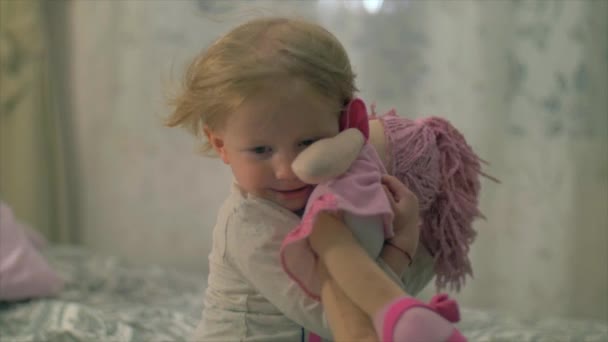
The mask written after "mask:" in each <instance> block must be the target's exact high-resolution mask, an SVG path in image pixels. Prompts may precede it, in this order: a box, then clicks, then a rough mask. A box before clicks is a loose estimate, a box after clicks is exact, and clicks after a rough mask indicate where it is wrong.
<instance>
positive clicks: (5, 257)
mask: <svg viewBox="0 0 608 342" xmlns="http://www.w3.org/2000/svg"><path fill="white" fill-rule="evenodd" d="M28 230H29V227H27V226H26V225H24V224H22V223H20V222H19V221H18V220H17V219H16V218H15V217H14V215H13V212H12V210H11V209H10V208H9V207H8V205H6V204H5V203H4V202H2V201H0V301H15V300H22V299H29V298H37V297H45V296H50V295H53V294H56V293H58V292H59V291H61V289H62V288H63V281H62V280H61V278H60V277H59V276H58V275H57V273H55V271H53V270H52V269H51V267H50V266H49V264H48V263H47V261H46V260H45V259H44V257H43V256H42V255H41V254H40V253H39V252H38V250H37V249H36V247H34V243H36V244H37V245H42V244H43V243H44V239H43V238H42V237H41V236H40V235H39V234H37V233H35V232H34V231H33V230H29V231H28ZM28 234H30V236H32V238H33V240H32V241H30V239H29V238H28Z"/></svg>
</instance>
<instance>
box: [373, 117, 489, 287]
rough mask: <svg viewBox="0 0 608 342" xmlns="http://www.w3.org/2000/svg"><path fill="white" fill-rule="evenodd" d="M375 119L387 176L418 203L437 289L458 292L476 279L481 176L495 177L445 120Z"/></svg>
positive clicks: (424, 238)
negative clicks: (473, 252) (472, 254)
mask: <svg viewBox="0 0 608 342" xmlns="http://www.w3.org/2000/svg"><path fill="white" fill-rule="evenodd" d="M377 118H378V119H379V120H380V121H381V122H382V124H383V126H384V131H385V135H386V139H387V145H388V147H387V150H388V151H387V154H388V155H387V159H388V160H389V164H390V165H389V170H388V171H389V173H390V174H392V175H394V176H395V177H397V178H399V180H401V181H402V182H403V183H404V184H405V185H407V186H408V188H409V189H410V190H411V191H412V192H413V193H414V194H415V195H416V196H417V197H418V200H419V204H420V217H421V222H422V225H421V231H420V235H421V242H422V243H423V244H424V246H425V247H426V248H427V249H428V250H429V252H430V253H431V255H433V256H434V258H435V273H436V274H437V279H436V284H437V287H438V288H439V289H442V288H445V287H447V286H448V285H449V286H450V287H451V288H453V289H456V290H459V289H460V287H461V286H462V285H463V284H464V282H465V278H466V275H467V274H468V275H472V268H471V262H470V260H469V258H468V253H469V246H470V245H471V243H472V242H473V240H474V239H475V235H476V232H475V231H474V230H473V226H472V224H473V221H474V220H475V219H476V218H478V217H483V216H482V214H481V212H480V211H479V209H478V198H479V191H480V181H479V176H480V175H483V176H486V177H488V178H491V177H489V176H487V175H485V174H484V173H482V172H481V162H482V161H481V160H480V159H479V158H478V157H477V155H476V154H475V153H474V152H473V150H472V149H471V147H470V146H469V145H468V144H467V143H466V141H465V139H464V137H463V136H462V134H460V132H458V131H457V130H456V129H455V128H454V127H453V126H452V125H451V124H450V123H449V122H448V121H447V120H445V119H442V118H438V117H429V118H422V119H418V120H411V119H407V118H404V117H400V116H398V115H397V114H396V113H395V112H394V111H391V112H389V113H388V114H385V115H382V116H380V117H377ZM491 179H493V178H491ZM493 180H495V179H493Z"/></svg>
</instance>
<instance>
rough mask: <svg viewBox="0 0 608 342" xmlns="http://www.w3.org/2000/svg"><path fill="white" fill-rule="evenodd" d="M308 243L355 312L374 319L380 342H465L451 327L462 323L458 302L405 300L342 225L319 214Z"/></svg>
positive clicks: (404, 296)
mask: <svg viewBox="0 0 608 342" xmlns="http://www.w3.org/2000/svg"><path fill="white" fill-rule="evenodd" d="M317 228H319V229H317ZM309 241H310V243H311V247H312V248H313V249H314V250H315V252H316V253H317V254H318V256H319V258H320V260H319V262H322V263H324V264H325V266H326V267H327V271H328V273H329V277H331V278H332V280H333V281H335V284H336V285H337V286H338V287H339V288H340V289H341V290H342V291H343V293H344V295H345V296H346V297H348V298H349V299H351V300H352V302H353V304H354V305H355V306H357V307H359V308H361V309H362V310H363V311H364V312H365V313H366V314H367V315H368V316H369V317H372V319H373V321H374V325H375V327H376V331H377V332H378V335H380V337H381V340H382V341H405V340H407V341H418V340H420V341H429V342H433V341H464V340H465V339H464V337H462V335H460V333H459V332H458V330H456V329H455V328H454V326H453V325H452V324H451V323H450V322H451V321H452V322H454V321H457V320H458V306H457V304H456V303H455V302H453V301H450V300H444V301H443V302H442V303H443V304H441V303H438V305H431V306H428V305H425V304H423V303H421V302H419V301H417V300H415V299H413V298H412V297H409V296H407V294H406V293H405V291H403V290H402V289H401V288H400V287H399V286H398V285H397V284H395V283H394V282H393V281H392V280H391V279H390V278H389V277H388V276H387V275H386V274H385V273H384V272H383V271H382V270H381V269H380V268H379V267H378V265H376V264H375V262H374V261H373V260H372V259H371V258H370V257H369V256H368V255H367V254H366V253H365V251H364V250H363V249H362V248H361V247H360V246H359V244H358V242H357V240H356V239H355V237H354V236H353V235H352V233H351V232H350V231H349V230H348V229H347V228H346V226H345V225H344V223H343V222H342V221H341V220H339V219H337V218H335V217H333V216H331V215H325V214H320V215H319V217H318V218H317V222H316V223H315V228H314V229H313V232H312V234H311V235H310V237H309ZM440 304H441V305H440ZM442 305H443V306H442Z"/></svg>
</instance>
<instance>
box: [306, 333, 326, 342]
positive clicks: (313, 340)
mask: <svg viewBox="0 0 608 342" xmlns="http://www.w3.org/2000/svg"><path fill="white" fill-rule="evenodd" d="M322 341H323V340H321V336H319V335H316V334H313V333H310V334H309V335H308V342H322Z"/></svg>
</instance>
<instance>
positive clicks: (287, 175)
mask: <svg viewBox="0 0 608 342" xmlns="http://www.w3.org/2000/svg"><path fill="white" fill-rule="evenodd" d="M295 157H296V155H295V154H293V155H291V154H290V155H283V156H280V157H279V158H277V159H278V160H277V161H276V163H275V167H274V172H275V177H276V179H278V180H294V179H297V178H298V177H297V176H296V175H295V173H293V169H292V168H291V163H292V162H293V160H294V159H295Z"/></svg>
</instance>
